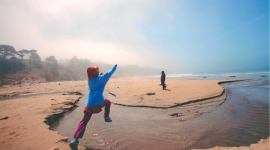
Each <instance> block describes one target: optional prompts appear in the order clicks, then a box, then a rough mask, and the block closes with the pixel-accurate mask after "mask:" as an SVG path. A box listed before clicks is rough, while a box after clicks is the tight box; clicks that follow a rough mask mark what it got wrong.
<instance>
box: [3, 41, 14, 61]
mask: <svg viewBox="0 0 270 150" xmlns="http://www.w3.org/2000/svg"><path fill="white" fill-rule="evenodd" d="M14 54H17V51H16V50H15V49H14V47H13V46H10V45H3V44H2V45H0V55H1V56H0V59H2V60H6V57H7V56H14Z"/></svg>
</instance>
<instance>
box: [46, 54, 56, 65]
mask: <svg viewBox="0 0 270 150" xmlns="http://www.w3.org/2000/svg"><path fill="white" fill-rule="evenodd" d="M45 60H46V61H47V62H48V63H50V64H58V63H57V60H56V59H55V57H54V56H49V57H47V58H45Z"/></svg>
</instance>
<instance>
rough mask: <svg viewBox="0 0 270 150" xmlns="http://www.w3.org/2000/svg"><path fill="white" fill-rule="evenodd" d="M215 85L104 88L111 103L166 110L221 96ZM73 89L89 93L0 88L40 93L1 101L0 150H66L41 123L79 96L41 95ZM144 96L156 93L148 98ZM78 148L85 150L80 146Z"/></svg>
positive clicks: (139, 83)
mask: <svg viewBox="0 0 270 150" xmlns="http://www.w3.org/2000/svg"><path fill="white" fill-rule="evenodd" d="M218 82H221V80H204V81H200V80H174V79H172V80H167V81H166V84H167V85H168V86H167V90H162V86H160V85H159V84H160V81H159V80H158V79H137V78H136V79H134V78H133V79H130V78H129V79H112V80H110V81H109V83H108V85H107V87H106V89H107V90H108V91H109V92H111V93H113V94H115V95H116V99H115V100H114V101H113V102H114V103H117V104H121V105H127V106H131V105H136V106H142V107H149V106H151V107H160V108H168V107H174V106H176V105H182V104H183V103H189V101H196V100H199V101H201V100H206V99H207V100H208V99H209V98H213V97H222V94H223V91H224V89H223V88H222V87H221V86H220V85H218ZM59 83H60V85H59ZM176 89H177V90H176ZM74 90H88V87H87V82H86V81H78V82H56V83H50V84H48V83H41V85H38V84H37V85H31V86H23V87H2V88H0V95H2V97H4V96H5V97H7V96H12V95H17V94H23V93H26V94H29V93H30V94H33V93H36V94H40V95H35V96H30V97H22V98H19V97H18V98H15V99H11V100H2V101H0V103H1V105H0V110H1V113H0V119H1V120H0V122H1V124H0V130H1V132H0V135H1V142H0V147H1V149H2V148H3V149H54V148H60V149H69V147H68V143H67V142H66V141H67V139H66V138H65V137H63V136H61V135H59V134H57V132H54V131H51V130H49V129H48V128H49V126H48V125H47V124H46V123H44V121H45V122H46V119H45V118H47V117H48V116H52V115H53V114H59V113H63V111H64V112H67V111H69V110H70V109H71V108H73V107H74V105H75V104H76V102H75V101H77V100H78V99H79V98H80V96H78V95H62V94H61V93H59V94H47V95H42V94H44V93H50V92H59V91H74ZM41 93H42V94H41ZM147 93H155V94H154V95H147ZM145 94H146V95H145ZM3 95H4V96H3ZM130 97H132V98H130ZM141 97H142V98H141ZM167 97H169V99H167ZM177 97H178V99H177ZM179 97H181V99H179ZM222 99H223V98H222ZM222 99H221V100H218V102H217V104H220V103H222V101H224V99H223V100H222ZM66 102H71V103H66ZM135 102H136V103H135ZM217 104H215V105H217ZM181 113H182V112H175V113H171V115H172V114H175V115H172V116H171V117H174V118H177V117H180V116H181ZM183 113H184V112H183ZM183 113H182V114H183ZM196 113H197V112H196V111H195V110H194V113H193V114H196ZM6 117H8V118H6ZM188 118H190V117H188ZM191 118H192V117H191ZM158 119H160V118H158ZM166 119H167V118H166ZM183 119H186V118H183ZM76 124H77V123H76ZM267 142H268V146H269V138H268V140H267V141H266V143H267ZM260 145H263V146H265V145H267V144H265V142H264V143H260ZM264 148H265V147H264ZM79 149H85V148H84V147H79ZM221 149H222V148H221ZM226 149H227V148H226Z"/></svg>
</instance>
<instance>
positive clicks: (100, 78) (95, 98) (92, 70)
mask: <svg viewBox="0 0 270 150" xmlns="http://www.w3.org/2000/svg"><path fill="white" fill-rule="evenodd" d="M116 68H117V64H116V65H114V66H113V68H112V69H111V70H109V71H108V72H107V73H105V74H104V75H103V74H100V75H99V68H98V67H89V68H87V75H88V86H89V89H90V91H89V95H88V100H87V103H86V106H85V108H84V117H83V119H82V120H81V122H80V123H79V125H78V128H77V130H76V132H75V134H74V139H73V140H72V141H71V142H70V144H69V146H70V148H71V149H73V150H77V149H78V144H79V138H82V137H83V134H84V131H85V128H86V125H87V123H88V121H89V120H90V118H91V116H92V114H96V113H99V112H101V111H102V109H101V108H102V107H104V106H105V113H104V119H105V122H112V120H111V118H110V117H109V114H110V107H111V101H110V100H109V99H107V98H105V99H104V97H103V95H102V94H103V91H104V88H105V85H106V83H107V82H108V81H109V79H110V77H111V76H112V74H113V73H114V71H115V70H116Z"/></svg>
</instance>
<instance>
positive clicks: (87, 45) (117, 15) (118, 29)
mask: <svg viewBox="0 0 270 150" xmlns="http://www.w3.org/2000/svg"><path fill="white" fill-rule="evenodd" d="M155 4H156V1H155V0H149V1H143V0H137V1H126V0H110V1H105V0H91V1H89V0H80V1H73V0H58V1H53V0H46V1H45V0H44V1H36V0H25V1H16V0H14V1H1V2H0V12H1V13H0V17H1V22H2V23H1V24H0V32H1V34H0V41H1V42H3V43H1V44H9V45H12V46H14V47H15V49H16V50H21V49H36V50H37V51H38V54H39V55H40V56H41V58H42V59H45V58H46V57H48V56H51V55H53V56H55V57H56V58H57V59H66V58H72V57H73V56H77V57H78V58H83V59H84V58H86V59H89V60H90V61H101V62H105V63H118V64H120V65H129V64H136V65H140V66H152V67H161V68H165V67H166V68H169V67H168V66H172V65H173V64H175V63H176V62H177V61H176V60H172V59H170V58H169V57H168V56H167V54H166V51H162V50H161V49H159V48H157V47H154V46H153V45H150V44H149V43H148V40H147V39H146V37H145V36H144V34H143V33H142V32H141V30H140V24H141V22H142V21H143V19H144V13H145V10H147V9H149V8H151V7H153V6H154V5H155Z"/></svg>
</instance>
